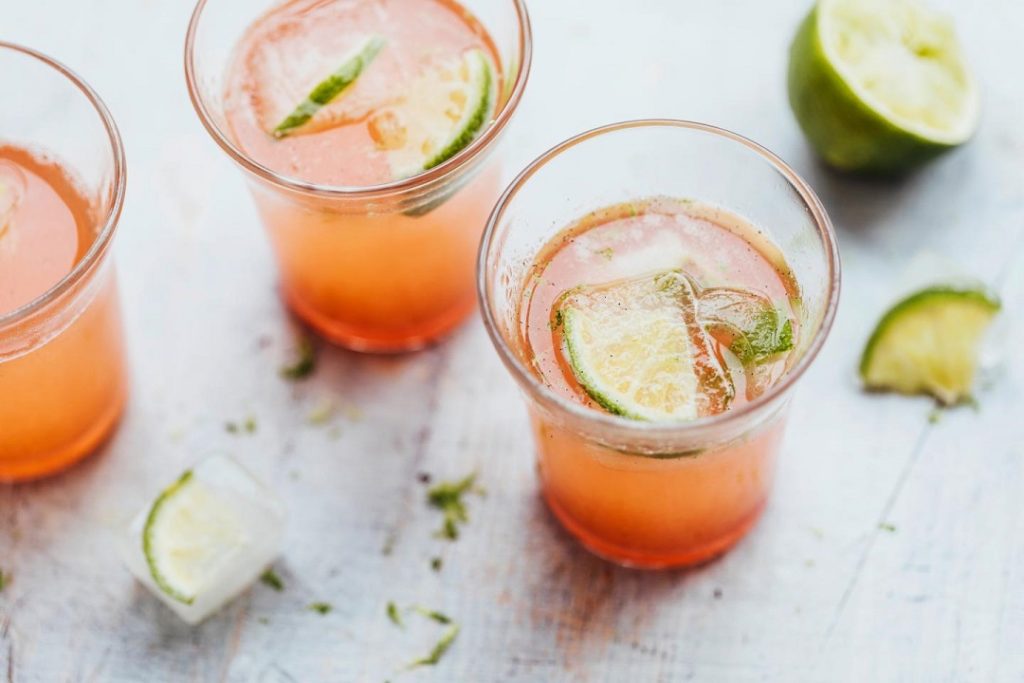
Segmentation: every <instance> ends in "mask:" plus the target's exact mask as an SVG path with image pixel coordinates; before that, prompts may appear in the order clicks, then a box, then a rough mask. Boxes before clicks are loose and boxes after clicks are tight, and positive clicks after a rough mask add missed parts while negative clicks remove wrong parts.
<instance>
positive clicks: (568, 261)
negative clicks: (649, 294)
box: [520, 198, 799, 410]
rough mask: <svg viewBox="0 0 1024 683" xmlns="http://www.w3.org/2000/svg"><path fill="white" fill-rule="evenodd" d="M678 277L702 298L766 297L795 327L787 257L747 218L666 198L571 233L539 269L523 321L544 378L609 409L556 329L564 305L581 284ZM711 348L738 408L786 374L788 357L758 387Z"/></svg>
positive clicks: (589, 220) (604, 213)
mask: <svg viewBox="0 0 1024 683" xmlns="http://www.w3.org/2000/svg"><path fill="white" fill-rule="evenodd" d="M676 268H682V270H683V271H684V272H685V273H686V274H687V275H689V276H690V277H691V278H692V279H693V280H694V281H695V282H696V284H697V285H698V286H699V287H701V288H703V289H710V288H720V287H728V288H736V289H741V290H749V291H752V292H756V293H758V294H762V295H764V296H766V297H767V298H768V299H770V300H771V302H772V303H773V304H774V305H775V307H776V308H777V309H779V310H781V311H782V312H783V314H784V315H785V316H788V317H789V318H790V320H791V321H792V322H793V323H796V322H797V316H796V312H795V310H794V307H795V306H796V305H798V297H799V289H798V287H797V285H796V282H795V280H794V279H793V277H792V275H791V274H790V273H789V271H788V269H787V268H786V266H785V263H784V261H783V260H782V256H781V254H779V253H778V252H777V250H776V249H775V248H774V247H773V246H772V245H770V244H769V243H767V241H766V240H764V238H763V237H761V236H760V233H759V232H758V231H757V230H756V228H754V227H753V226H752V225H750V224H749V223H747V222H746V221H744V220H743V219H741V218H739V217H738V216H736V215H734V214H731V213H729V212H727V211H724V210H722V209H719V208H716V207H711V206H708V205H704V204H699V203H695V202H680V201H678V200H673V199H667V198H656V199H651V200H642V201H637V202H632V203H630V204H623V205H616V206H613V207H609V208H607V209H603V210H601V211H598V212H595V213H594V214H591V215H589V216H587V217H586V218H584V219H582V220H581V221H579V222H578V223H577V224H575V225H573V226H571V227H569V228H568V229H566V230H565V231H563V232H562V233H561V234H560V235H559V236H558V237H556V238H555V239H553V240H552V241H551V242H549V243H548V244H547V245H546V246H545V247H544V249H543V250H542V251H541V253H540V254H539V255H538V256H537V259H536V260H535V262H534V265H533V268H532V269H531V272H530V276H529V282H530V283H531V284H530V285H529V286H527V288H526V290H525V293H524V296H523V300H522V303H521V309H520V321H521V323H522V329H521V333H522V334H523V337H524V342H525V344H526V346H527V348H528V349H529V352H528V355H529V357H530V359H531V362H532V366H533V367H534V368H535V370H536V371H537V374H538V376H539V378H540V379H541V380H542V381H544V382H545V383H547V384H548V386H550V387H551V388H552V389H554V390H555V391H557V392H558V393H560V394H562V395H563V396H565V397H566V398H569V399H571V400H573V401H576V402H579V403H582V404H584V405H586V406H588V407H590V408H593V409H595V410H603V409H602V408H601V407H600V406H599V405H598V404H597V403H595V402H594V401H593V400H592V399H591V398H590V397H589V396H588V395H587V393H586V392H585V391H584V390H583V388H582V387H581V386H580V384H579V382H577V381H576V378H575V376H574V375H573V373H572V370H571V368H570V367H569V366H568V364H567V363H566V362H565V358H564V353H563V351H562V348H561V347H562V336H561V329H560V327H558V326H557V325H554V324H553V315H554V313H553V312H554V309H555V307H556V303H557V302H558V300H559V299H560V298H561V296H562V295H563V294H565V293H566V292H567V291H569V290H571V289H573V288H574V287H577V286H578V285H601V284H605V283H613V282H616V281H621V280H625V279H628V278H633V277H638V276H643V275H648V274H654V273H657V272H659V271H664V270H670V269H676ZM795 332H796V333H798V332H799V330H798V327H797V328H795ZM712 342H713V345H714V351H715V352H716V354H717V355H718V356H719V358H720V359H721V362H722V364H723V365H724V366H727V367H729V368H730V370H731V374H732V376H733V379H734V381H736V382H737V384H738V386H737V389H738V391H737V393H736V396H735V398H734V399H733V401H732V402H731V403H730V407H737V406H740V405H742V404H744V403H746V402H748V401H749V400H751V399H753V398H755V397H756V395H757V394H758V391H757V390H756V389H757V388H760V389H763V388H765V386H766V385H770V384H771V383H773V382H774V381H776V380H777V379H778V377H779V376H781V375H782V374H783V373H784V372H785V370H786V367H787V358H786V357H785V356H783V357H781V358H779V359H777V360H775V361H774V362H772V363H770V364H767V365H765V366H762V367H759V368H758V370H757V371H758V373H759V376H758V377H757V378H756V380H757V382H756V385H757V386H756V387H755V383H754V382H753V381H750V382H748V381H747V380H752V379H753V378H749V377H747V376H746V371H745V370H744V369H743V368H742V367H741V365H740V363H739V362H738V361H737V360H736V359H735V358H734V357H732V354H731V353H730V352H729V350H728V348H727V347H726V345H725V344H723V343H722V340H720V339H715V338H712ZM739 389H743V390H739Z"/></svg>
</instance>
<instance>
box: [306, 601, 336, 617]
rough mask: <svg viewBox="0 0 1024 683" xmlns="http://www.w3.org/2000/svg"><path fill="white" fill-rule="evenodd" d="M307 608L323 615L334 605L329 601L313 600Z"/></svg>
mask: <svg viewBox="0 0 1024 683" xmlns="http://www.w3.org/2000/svg"><path fill="white" fill-rule="evenodd" d="M309 609H310V610H312V611H313V612H316V613H317V614H320V615H323V614H328V613H329V612H330V611H331V610H332V609H334V607H333V606H332V605H331V604H330V603H329V602H314V603H313V604H311V605H310V606H309Z"/></svg>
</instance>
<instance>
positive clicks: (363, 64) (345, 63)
mask: <svg viewBox="0 0 1024 683" xmlns="http://www.w3.org/2000/svg"><path fill="white" fill-rule="evenodd" d="M384 44H385V41H384V38H382V37H381V36H370V37H368V38H365V39H364V40H363V41H361V42H360V43H359V45H358V46H357V47H356V48H355V49H354V50H352V51H351V52H350V53H349V54H348V56H347V57H345V58H344V59H342V60H341V66H339V67H338V69H337V70H336V71H334V72H333V73H331V74H330V75H329V76H327V77H326V78H325V79H324V80H322V81H320V83H318V84H317V85H316V86H315V87H314V88H313V89H312V90H311V91H310V93H309V95H307V96H306V99H304V100H303V101H302V102H300V103H299V104H298V105H296V107H295V109H293V110H292V112H291V113H290V114H288V115H287V116H286V117H285V118H284V119H283V120H282V121H281V122H280V123H279V124H277V126H276V127H275V128H274V131H273V135H274V137H275V138H283V137H285V136H287V135H291V134H293V133H296V132H298V131H300V130H301V129H302V128H303V126H305V125H306V124H307V123H308V122H309V121H310V119H312V118H313V117H314V116H315V115H316V113H317V112H319V111H320V110H321V109H322V108H323V107H325V106H327V105H328V104H330V103H331V102H332V101H333V100H334V99H335V98H337V97H338V96H339V95H341V94H342V93H343V92H344V91H345V90H347V89H348V88H349V86H351V85H352V84H353V83H355V82H356V79H357V78H359V76H360V74H362V73H363V71H364V70H365V69H366V68H367V67H368V66H369V65H370V63H371V62H373V60H374V59H375V58H376V57H377V54H378V53H379V52H380V51H381V49H382V48H383V47H384Z"/></svg>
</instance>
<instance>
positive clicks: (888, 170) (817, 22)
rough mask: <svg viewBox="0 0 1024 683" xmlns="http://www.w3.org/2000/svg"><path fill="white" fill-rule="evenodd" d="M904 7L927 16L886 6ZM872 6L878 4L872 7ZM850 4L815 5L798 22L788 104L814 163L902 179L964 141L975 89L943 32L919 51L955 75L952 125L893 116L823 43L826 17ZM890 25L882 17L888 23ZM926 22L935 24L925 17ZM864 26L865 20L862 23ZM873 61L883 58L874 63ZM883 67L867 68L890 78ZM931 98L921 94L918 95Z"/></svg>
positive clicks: (830, 0)
mask: <svg viewBox="0 0 1024 683" xmlns="http://www.w3.org/2000/svg"><path fill="white" fill-rule="evenodd" d="M887 1H888V0H887ZM905 4H906V5H908V6H912V7H914V8H915V9H914V11H916V12H927V10H925V9H924V8H921V7H920V6H918V5H916V4H912V3H907V2H906V0H899V1H898V2H894V3H893V6H894V7H896V6H901V5H905ZM875 5H876V6H879V3H875ZM855 6H856V5H854V4H853V2H852V0H821V1H820V2H819V3H818V5H817V6H816V7H815V8H814V9H812V10H811V12H810V13H809V14H808V15H807V17H806V18H805V19H804V21H803V22H802V23H801V25H800V27H799V29H798V30H797V33H796V36H795V37H794V39H793V43H792V45H791V47H790V59H789V74H788V90H789V101H790V106H791V108H792V109H793V113H794V114H795V116H796V118H797V122H798V123H799V124H800V127H801V129H802V130H803V132H804V134H805V135H806V136H807V138H808V140H809V141H810V142H811V144H812V146H813V147H814V148H815V149H816V150H817V152H818V153H819V154H820V155H821V157H822V158H823V159H824V160H825V161H826V162H827V163H829V164H830V165H831V166H833V167H835V168H838V169H840V170H847V171H859V172H866V173H876V174H893V173H902V172H905V171H908V170H910V169H912V168H914V167H916V166H919V165H921V164H923V163H925V162H927V161H929V160H931V159H933V158H935V157H937V156H939V155H941V154H943V153H944V152H947V151H949V150H950V149H953V148H954V147H956V146H958V145H960V144H962V143H963V142H965V141H966V140H968V139H969V138H970V137H971V135H972V134H973V132H974V130H975V128H976V127H977V118H978V97H977V90H976V88H975V86H974V83H973V80H972V79H971V76H970V74H969V72H968V70H967V68H966V66H965V65H964V63H963V60H962V57H961V56H960V51H959V47H958V44H957V42H956V38H955V36H954V35H953V34H952V31H951V29H950V30H949V32H948V34H947V35H945V36H944V38H945V42H944V43H943V44H942V45H941V46H931V47H929V48H927V49H933V50H940V51H941V52H942V54H941V57H942V58H943V59H945V60H948V62H949V63H948V65H947V66H948V68H949V69H953V70H956V69H959V73H960V74H962V83H961V92H959V101H958V102H955V103H951V106H954V107H956V106H959V111H958V112H957V114H956V115H955V116H951V117H947V118H949V119H950V120H951V121H952V122H953V123H952V125H949V126H947V127H946V129H942V128H941V127H938V126H934V125H927V124H926V123H922V122H921V121H918V120H915V119H914V118H913V117H912V116H907V115H904V114H901V113H900V112H898V111H897V110H896V108H894V107H892V106H890V105H889V104H888V103H887V102H886V101H885V98H884V97H880V96H879V93H876V92H873V91H871V90H870V89H869V88H867V87H865V86H864V85H863V84H861V83H860V82H859V80H858V79H859V78H863V77H864V76H863V75H862V74H858V71H857V68H856V67H855V66H853V65H851V64H849V63H847V62H848V60H844V58H843V57H842V56H840V55H839V54H837V53H836V52H837V51H836V50H835V49H833V48H832V47H831V46H830V45H829V43H830V42H835V41H834V40H832V39H831V38H832V34H833V33H834V31H835V29H834V26H833V24H834V23H835V22H836V21H837V20H836V19H832V18H830V16H829V15H830V14H835V13H839V14H842V13H843V11H844V10H846V9H848V8H849V7H855ZM893 11H896V10H893ZM862 18H863V17H862ZM898 19H899V18H898V17H897V18H895V19H893V18H891V17H890V20H891V21H898ZM927 20H928V21H940V20H938V19H936V18H935V17H934V16H932V15H929V16H928V17H927ZM869 23H870V22H869V21H867V20H866V19H865V25H866V24H869ZM908 49H909V48H908ZM920 49H922V50H923V49H925V48H920ZM878 61H883V62H884V61H885V60H884V59H881V58H878V59H875V62H878ZM883 67H884V64H883V65H882V66H877V67H874V68H875V71H876V72H877V73H878V74H881V76H886V77H887V78H890V79H891V78H896V77H895V76H892V73H893V72H896V71H897V70H895V69H889V71H886V70H885V68H883ZM881 76H879V78H880V77H881ZM896 85H903V86H905V87H896ZM911 85H912V86H914V87H911ZM930 86H931V84H930V83H929V84H927V85H923V86H922V85H921V84H917V83H914V84H895V83H893V84H890V87H889V90H890V91H894V92H896V93H897V94H896V95H895V96H896V97H898V96H900V95H899V93H901V92H902V91H903V90H915V89H916V90H921V89H922V87H923V88H924V89H925V90H927V89H928V88H929V87H930ZM931 95H932V93H927V94H926V95H922V97H927V96H931ZM946 95H952V93H946ZM908 97H910V96H909V95H908ZM947 99H950V98H949V97H947ZM933 109H935V107H931V108H928V107H924V108H919V110H920V111H924V112H927V111H930V110H933ZM924 115H928V114H924Z"/></svg>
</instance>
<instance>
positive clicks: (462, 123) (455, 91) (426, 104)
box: [368, 50, 494, 179]
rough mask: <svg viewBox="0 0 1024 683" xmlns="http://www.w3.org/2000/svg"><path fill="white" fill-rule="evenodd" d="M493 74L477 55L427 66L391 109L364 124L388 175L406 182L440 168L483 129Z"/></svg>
mask: <svg viewBox="0 0 1024 683" xmlns="http://www.w3.org/2000/svg"><path fill="white" fill-rule="evenodd" d="M493 90H494V70H493V68H492V66H491V62H490V60H489V59H488V58H487V55H485V54H484V53H483V51H482V50H469V51H467V52H465V53H464V54H463V55H461V56H459V57H458V58H456V59H454V60H449V61H447V62H443V63H439V64H436V65H433V66H432V67H431V68H429V69H428V70H427V71H426V72H425V73H424V74H422V75H421V76H420V77H419V78H417V79H416V80H415V81H414V82H413V83H412V84H411V85H410V87H409V90H408V91H407V93H406V95H405V96H404V97H403V98H402V99H401V100H400V101H399V102H398V103H396V104H395V105H393V106H391V107H386V108H384V109H382V110H381V111H379V112H377V113H376V114H374V116H373V117H371V119H370V121H369V122H368V126H369V130H370V135H371V137H372V138H373V140H374V142H375V143H376V145H377V148H378V149H380V150H382V151H385V152H387V155H388V163H389V164H390V166H391V172H392V175H393V176H394V177H395V178H396V179H397V178H407V177H410V176H414V175H416V174H418V173H422V172H423V171H426V170H428V169H431V168H433V167H434V166H437V165H439V164H442V163H444V162H445V161H447V160H448V159H450V158H452V157H453V156H455V155H456V154H458V153H459V152H460V151H462V150H463V149H464V148H465V147H466V146H467V145H469V143H471V142H472V141H473V140H474V139H475V138H476V136H477V135H478V134H479V133H480V132H481V131H482V130H483V129H484V127H485V126H486V124H487V122H488V120H489V119H490V115H491V109H492V106H493V101H494V95H493Z"/></svg>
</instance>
